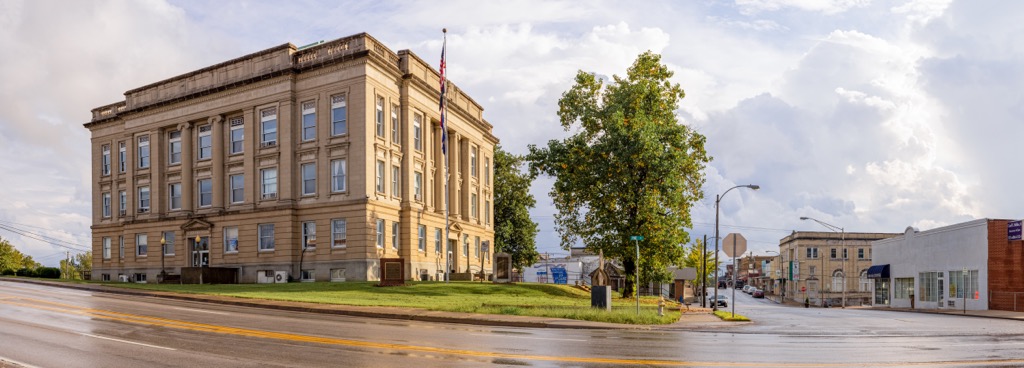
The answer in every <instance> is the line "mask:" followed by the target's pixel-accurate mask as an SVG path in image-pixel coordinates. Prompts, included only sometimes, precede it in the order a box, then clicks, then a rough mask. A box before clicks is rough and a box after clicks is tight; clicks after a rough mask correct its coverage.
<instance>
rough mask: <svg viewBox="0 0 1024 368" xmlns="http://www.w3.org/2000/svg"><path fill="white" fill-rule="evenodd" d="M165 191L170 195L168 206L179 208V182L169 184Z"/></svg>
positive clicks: (174, 208)
mask: <svg viewBox="0 0 1024 368" xmlns="http://www.w3.org/2000/svg"><path fill="white" fill-rule="evenodd" d="M167 192H168V195H169V196H170V201H169V202H170V207H171V209H172V210H180V209H181V183H174V184H169V185H168V186H167Z"/></svg>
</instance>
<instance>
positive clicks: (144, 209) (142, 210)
mask: <svg viewBox="0 0 1024 368" xmlns="http://www.w3.org/2000/svg"><path fill="white" fill-rule="evenodd" d="M139 213H149V209H148V208H140V209H139Z"/></svg>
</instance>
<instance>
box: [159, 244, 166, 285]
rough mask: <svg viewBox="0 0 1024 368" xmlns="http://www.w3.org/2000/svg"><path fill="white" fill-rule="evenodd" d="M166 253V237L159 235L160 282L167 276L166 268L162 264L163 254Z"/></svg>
mask: <svg viewBox="0 0 1024 368" xmlns="http://www.w3.org/2000/svg"><path fill="white" fill-rule="evenodd" d="M166 254H167V237H166V236H164V235H161V236H160V283H163V282H164V279H166V278H167V268H166V266H164V256H165V255H166Z"/></svg>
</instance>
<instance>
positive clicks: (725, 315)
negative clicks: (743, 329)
mask: <svg viewBox="0 0 1024 368" xmlns="http://www.w3.org/2000/svg"><path fill="white" fill-rule="evenodd" d="M715 315H716V316H718V318H721V319H722V320H723V321H729V322H747V321H750V318H747V317H746V316H743V315H739V314H733V313H732V312H728V311H724V310H718V311H715Z"/></svg>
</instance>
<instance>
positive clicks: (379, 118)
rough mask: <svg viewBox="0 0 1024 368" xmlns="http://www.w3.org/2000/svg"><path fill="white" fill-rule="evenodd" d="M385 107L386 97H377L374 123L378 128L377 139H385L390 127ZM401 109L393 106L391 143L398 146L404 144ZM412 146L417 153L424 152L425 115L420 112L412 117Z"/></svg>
mask: <svg viewBox="0 0 1024 368" xmlns="http://www.w3.org/2000/svg"><path fill="white" fill-rule="evenodd" d="M385 105H386V103H385V101H384V97H381V96H377V102H376V105H375V107H376V110H375V111H376V114H375V115H374V116H375V118H374V121H375V123H376V124H375V125H376V128H377V129H376V133H377V137H380V138H384V136H385V133H386V131H387V125H388V122H387V121H386V118H385V111H384V107H385ZM401 109H402V108H401V106H399V105H398V104H391V122H390V127H391V142H392V143H395V144H398V145H401V144H402V124H401V119H399V117H398V115H399V113H400V112H401ZM412 144H413V148H414V149H416V150H417V151H423V114H421V113H419V112H415V113H413V116H412Z"/></svg>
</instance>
